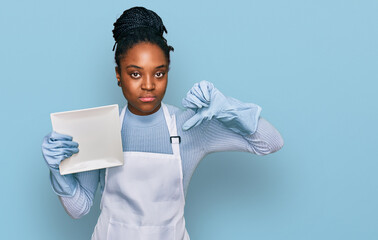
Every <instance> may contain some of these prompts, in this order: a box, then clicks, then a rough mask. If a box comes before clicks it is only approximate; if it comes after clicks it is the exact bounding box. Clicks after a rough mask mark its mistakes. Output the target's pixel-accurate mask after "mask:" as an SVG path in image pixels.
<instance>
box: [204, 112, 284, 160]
mask: <svg viewBox="0 0 378 240" xmlns="http://www.w3.org/2000/svg"><path fill="white" fill-rule="evenodd" d="M203 129H204V131H205V132H204V134H203V136H204V137H203V143H202V146H204V149H203V151H204V152H205V154H209V153H212V152H220V151H242V152H250V153H254V154H257V155H266V154H270V153H274V152H276V151H278V150H280V149H281V148H282V147H283V144H284V142H283V139H282V137H281V134H280V133H279V132H278V131H277V129H275V128H274V126H273V125H271V124H270V123H269V122H268V121H267V120H266V119H264V118H262V117H259V119H258V124H257V129H256V131H255V132H254V133H253V134H251V135H247V136H242V135H240V134H238V133H236V132H234V131H232V130H230V129H228V128H227V127H226V126H224V124H222V123H221V122H220V121H218V120H216V119H212V120H210V121H207V122H206V123H205V124H204V127H203Z"/></svg>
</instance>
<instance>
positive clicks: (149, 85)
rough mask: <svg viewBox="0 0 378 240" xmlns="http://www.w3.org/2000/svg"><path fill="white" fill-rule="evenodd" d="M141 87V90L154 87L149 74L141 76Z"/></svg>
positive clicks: (149, 89) (148, 89)
mask: <svg viewBox="0 0 378 240" xmlns="http://www.w3.org/2000/svg"><path fill="white" fill-rule="evenodd" d="M141 87H142V89H143V90H147V91H151V90H154V89H155V82H154V79H153V78H152V77H150V76H146V77H145V78H143V82H142V86H141Z"/></svg>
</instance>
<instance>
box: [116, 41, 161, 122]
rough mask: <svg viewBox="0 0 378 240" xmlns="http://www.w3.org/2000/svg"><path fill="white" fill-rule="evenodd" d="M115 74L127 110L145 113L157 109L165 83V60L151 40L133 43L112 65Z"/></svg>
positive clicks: (137, 113) (153, 111)
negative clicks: (117, 61) (125, 100)
mask: <svg viewBox="0 0 378 240" xmlns="http://www.w3.org/2000/svg"><path fill="white" fill-rule="evenodd" d="M116 76H117V80H118V82H120V87H122V92H123V95H124V96H125V98H126V99H127V102H128V108H129V110H130V112H132V113H134V114H136V115H149V114H152V113H155V112H156V111H158V110H159V108H160V104H161V101H162V100H163V97H164V94H165V90H166V88H167V83H168V63H167V59H166V57H165V55H164V52H163V50H161V49H160V47H159V46H158V45H156V44H153V43H146V42H142V43H137V44H135V45H134V46H133V47H132V48H130V49H129V50H128V51H127V53H126V55H125V56H124V57H123V58H122V59H121V60H120V66H119V68H118V67H116Z"/></svg>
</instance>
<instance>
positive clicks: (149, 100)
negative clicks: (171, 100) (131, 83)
mask: <svg viewBox="0 0 378 240" xmlns="http://www.w3.org/2000/svg"><path fill="white" fill-rule="evenodd" d="M155 99H156V97H155V96H143V97H140V98H139V100H140V101H142V102H152V101H155Z"/></svg>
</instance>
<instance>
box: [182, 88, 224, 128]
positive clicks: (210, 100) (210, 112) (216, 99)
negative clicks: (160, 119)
mask: <svg viewBox="0 0 378 240" xmlns="http://www.w3.org/2000/svg"><path fill="white" fill-rule="evenodd" d="M226 101H227V99H226V97H225V96H224V95H223V94H222V93H221V92H220V91H219V90H218V89H216V88H215V87H214V85H213V84H212V83H210V82H207V81H201V82H200V83H196V84H194V86H193V87H192V88H191V89H190V90H189V92H188V93H187V95H186V98H184V99H183V100H182V105H183V106H184V107H186V108H191V109H194V110H195V111H196V114H195V115H194V116H193V117H192V118H190V119H189V120H187V121H186V122H185V123H184V125H183V130H189V129H191V128H192V127H195V126H198V125H199V124H201V123H202V122H203V121H204V120H210V119H211V118H213V117H214V116H217V114H218V113H219V112H220V111H222V109H223V107H224V104H225V103H226Z"/></svg>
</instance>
